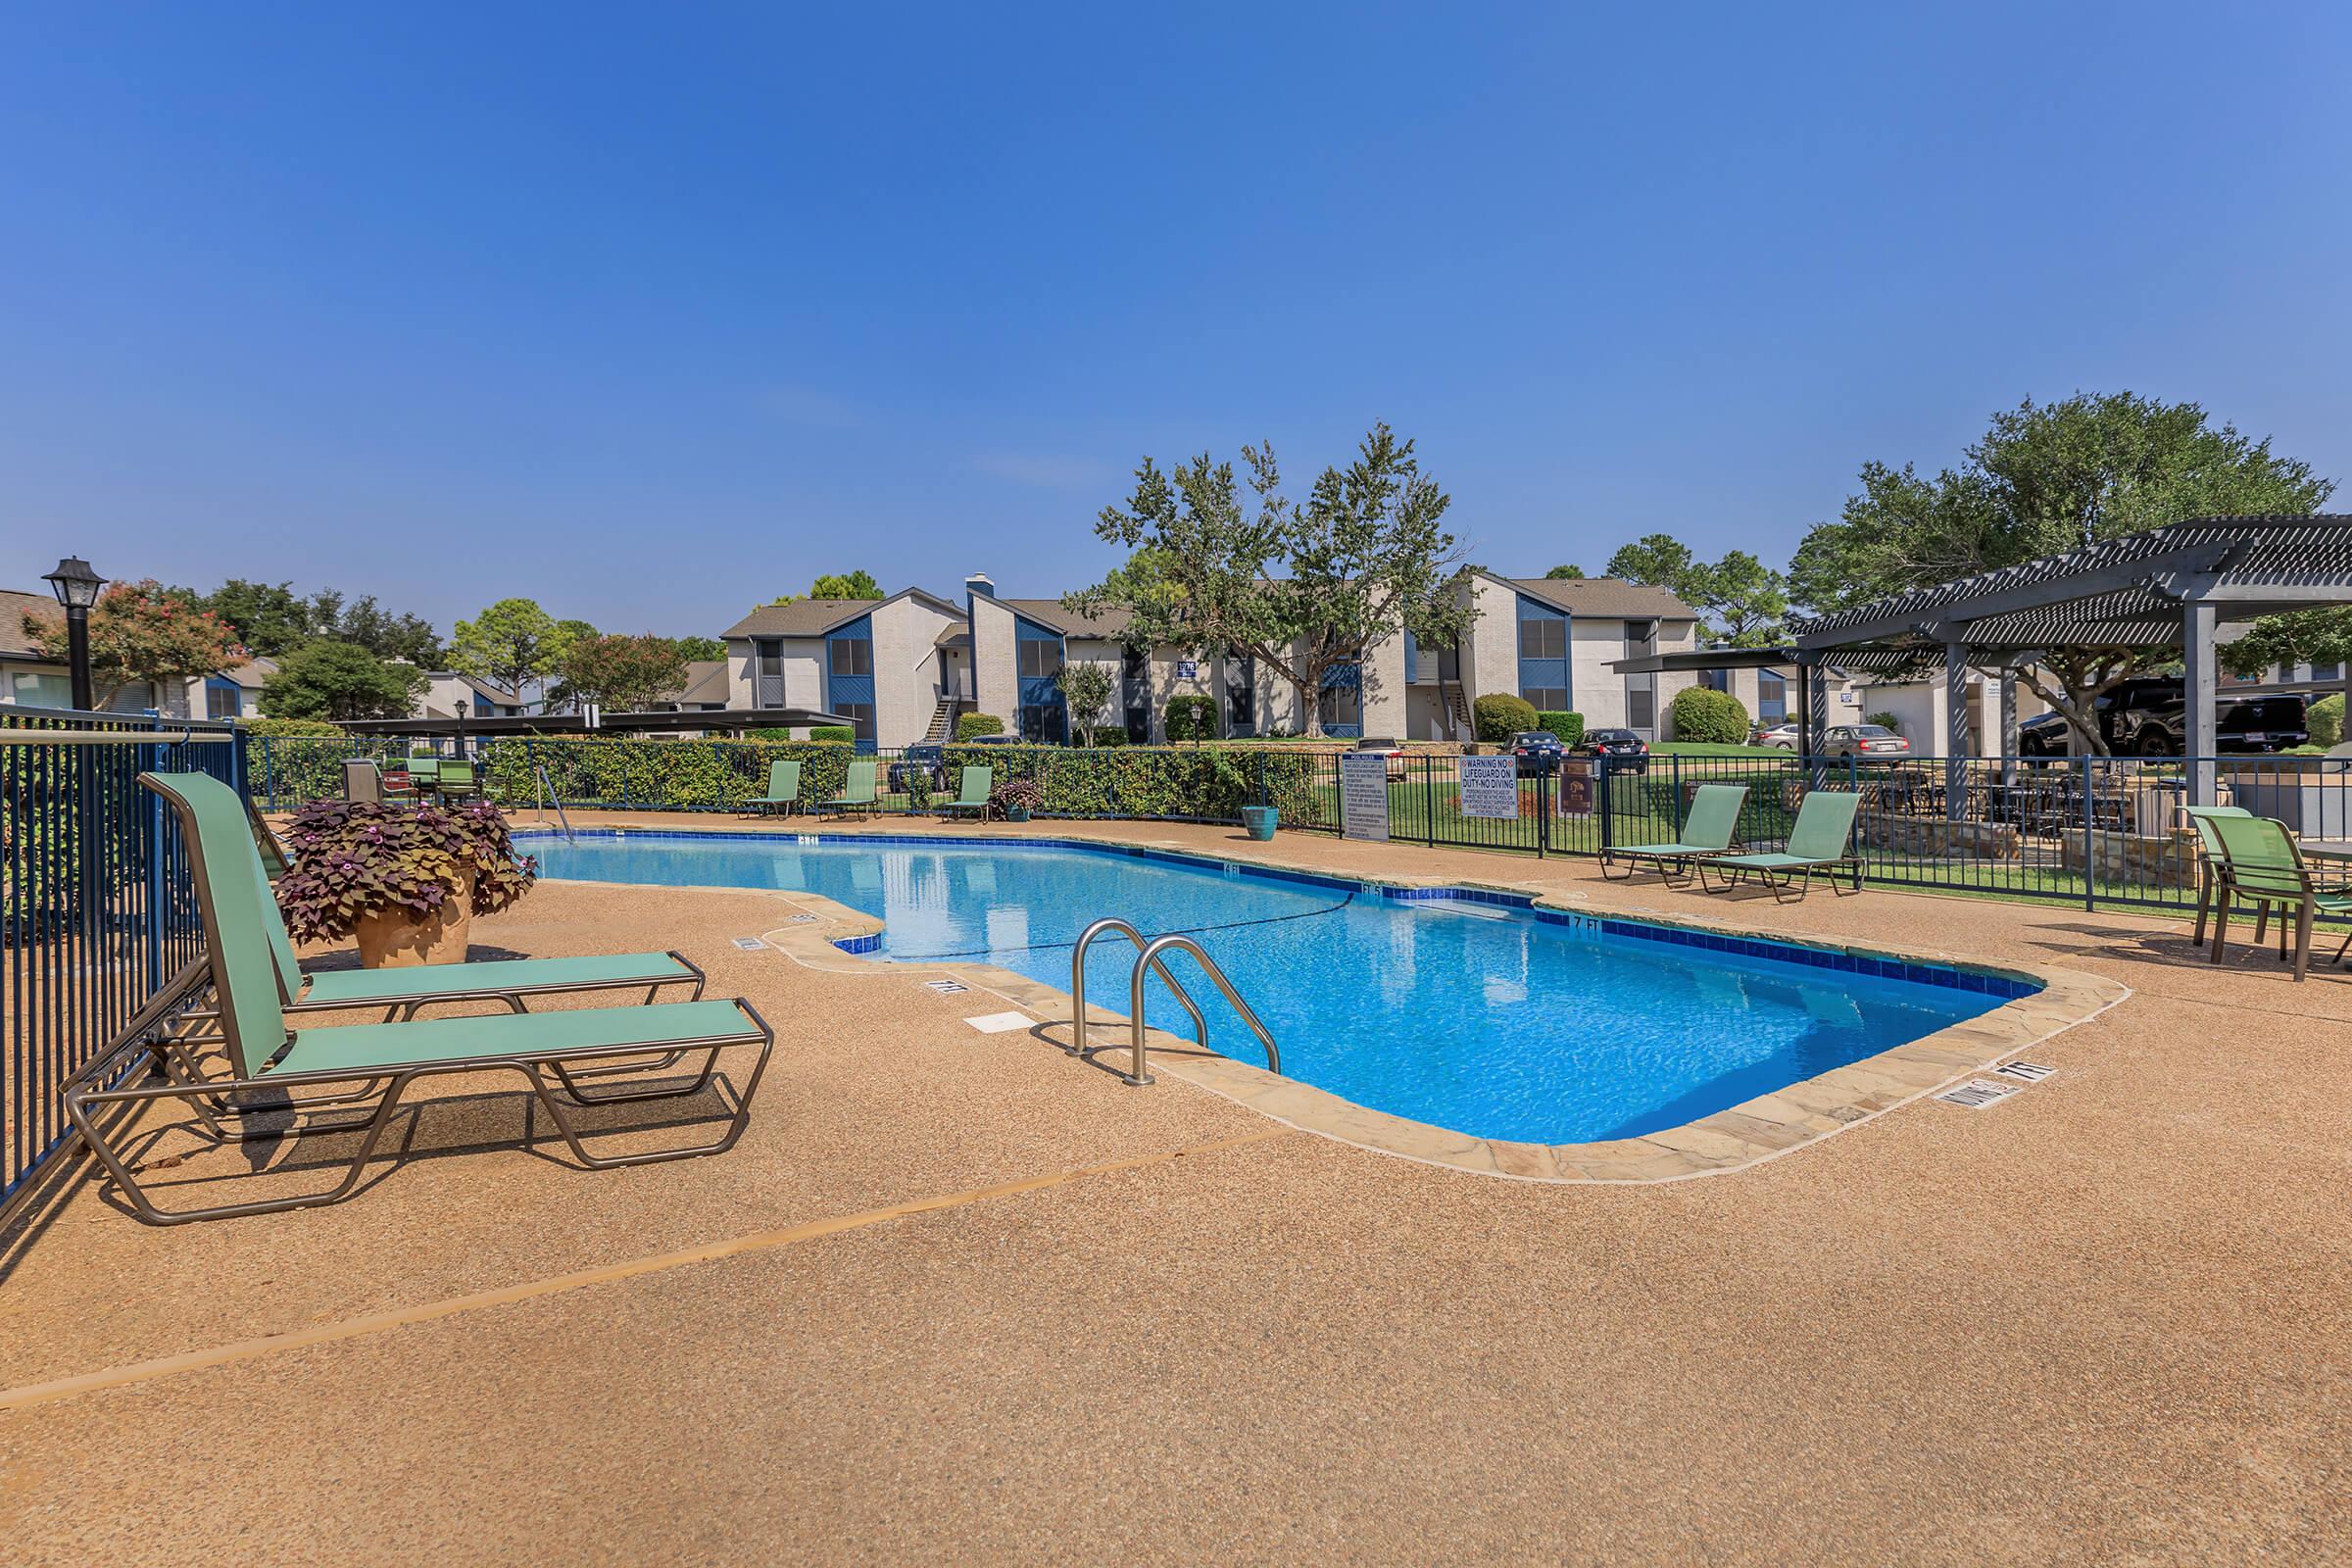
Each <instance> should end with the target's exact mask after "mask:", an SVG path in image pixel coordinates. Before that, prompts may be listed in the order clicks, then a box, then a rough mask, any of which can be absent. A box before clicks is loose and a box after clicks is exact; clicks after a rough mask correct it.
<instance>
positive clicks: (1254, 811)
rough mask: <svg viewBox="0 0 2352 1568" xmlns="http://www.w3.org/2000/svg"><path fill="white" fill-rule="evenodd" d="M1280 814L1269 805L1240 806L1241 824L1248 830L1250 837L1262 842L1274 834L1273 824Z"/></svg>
mask: <svg viewBox="0 0 2352 1568" xmlns="http://www.w3.org/2000/svg"><path fill="white" fill-rule="evenodd" d="M1281 814H1282V813H1281V812H1279V811H1277V810H1276V809H1274V808H1273V807H1271V806H1245V807H1243V808H1242V826H1244V827H1246V828H1248V829H1249V830H1250V837H1251V838H1253V839H1256V840H1258V841H1259V842H1261V843H1262V842H1264V841H1265V840H1267V839H1270V838H1272V837H1273V836H1274V824H1275V822H1276V821H1277V820H1278V819H1279V818H1280V816H1281Z"/></svg>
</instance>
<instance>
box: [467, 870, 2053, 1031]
mask: <svg viewBox="0 0 2352 1568" xmlns="http://www.w3.org/2000/svg"><path fill="white" fill-rule="evenodd" d="M558 836H560V831H559V830H558V829H555V828H539V827H529V828H522V829H518V830H516V831H515V833H514V835H513V837H514V838H515V840H516V841H517V842H521V841H523V840H526V839H536V838H553V837H558ZM571 837H572V838H573V839H575V840H576V839H583V838H597V839H695V840H707V841H713V842H735V843H744V844H775V843H777V842H779V841H783V842H787V843H804V842H814V843H850V844H877V845H879V844H907V845H921V846H924V847H926V848H930V849H937V848H939V847H940V846H941V845H943V844H986V845H1007V846H1012V847H1022V846H1026V847H1028V848H1031V849H1035V848H1039V847H1041V846H1042V847H1051V848H1054V849H1074V850H1085V851H1089V852H1092V853H1094V854H1099V855H1112V856H1124V857H1129V858H1135V859H1141V860H1161V861H1167V862H1171V863H1175V864H1179V865H1190V866H1195V867H1199V866H1212V867H1215V868H1216V869H1217V870H1218V871H1220V872H1221V873H1222V874H1224V875H1227V876H1242V877H1254V878H1261V879H1263V880H1266V881H1270V882H1292V883H1300V884H1304V885H1306V886H1308V887H1323V888H1333V889H1340V890H1346V891H1348V892H1357V893H1369V894H1373V895H1376V896H1377V897H1380V898H1382V899H1386V900H1388V901H1390V902H1392V903H1397V904H1414V903H1422V902H1429V901H1444V902H1446V903H1453V904H1492V905H1496V906H1499V907H1504V908H1513V909H1526V910H1528V911H1529V912H1530V913H1532V914H1533V915H1534V917H1535V918H1536V920H1537V921H1539V922H1540V923H1543V924H1545V925H1564V926H1569V927H1572V928H1576V929H1582V930H1589V931H1598V932H1600V933H1601V934H1603V935H1605V936H1614V937H1621V938H1625V939H1628V940H1632V941H1641V942H1660V943H1665V944H1668V945H1670V946H1674V947H1686V948H1695V949H1698V950H1701V951H1703V952H1710V953H1722V954H1727V955H1729V956H1734V957H1743V958H1751V959H1757V960H1761V961H1765V962H1774V961H1778V962H1782V963H1792V964H1800V965H1803V966H1805V967H1808V968H1817V969H1829V970H1833V971H1837V972H1841V973H1846V974H1857V975H1863V976H1867V977H1871V978H1875V979H1885V980H1901V981H1905V982H1908V983H1910V984H1912V985H1925V986H1942V987H1944V988H1946V989H1948V990H1955V991H1967V992H1972V993H1975V994H1977V995H1980V996H1989V997H1994V998H1997V999H1999V1000H2000V1001H2002V1002H2015V1001H2017V1000H2019V999H2021V998H2024V997H2031V996H2036V995H2039V994H2040V993H2041V992H2042V990H2043V989H2044V988H2045V987H2044V982H2042V981H2041V980H2038V979H2036V978H2034V977H2033V976H2030V975H2026V974H2021V973H2019V972H2018V971H2016V970H2012V969H2003V968H2000V967H1998V966H1996V965H1992V964H1976V963H1965V962H1953V961H1946V960H1924V959H1920V958H1916V957H1912V956H1906V955H1903V954H1898V953H1887V952H1884V951H1882V950H1878V949H1872V948H1856V947H1847V946H1844V945H1842V944H1838V943H1829V942H1812V941H1806V940H1804V939H1801V938H1793V939H1792V938H1788V937H1754V936H1744V935H1741V934H1740V933H1738V932H1732V931H1724V930H1720V929H1716V928H1712V927H1708V926H1703V925H1687V924H1683V923H1681V922H1678V921H1675V920H1670V919H1665V918H1661V917H1655V916H1633V915H1624V914H1595V913H1591V912H1588V911H1585V910H1580V909H1563V908H1559V907H1552V906H1546V905H1544V904H1541V903H1540V902H1539V900H1538V896H1537V895H1535V894H1532V893H1519V892H1512V891H1508V890H1505V889H1501V888H1490V887H1481V886H1479V885H1477V884H1476V883H1445V884H1441V885H1435V886H1429V887H1408V886H1404V885H1402V884H1398V883H1394V882H1383V881H1379V880H1375V879H1371V878H1365V877H1350V876H1341V875H1337V874H1334V873H1331V872H1325V871H1301V870H1295V869H1292V868H1290V867H1288V866H1277V865H1261V864H1258V863H1256V862H1254V861H1250V860H1235V859H1228V858H1225V857H1223V856H1218V855H1208V854H1203V853H1201V852H1199V851H1195V850H1169V849H1160V848H1156V847H1152V846H1147V845H1139V844H1106V843H1103V842H1101V841H1099V840H1095V839H1071V838H1061V837H1045V836H1037V835H1011V834H997V835H990V836H987V837H981V836H978V835H967V834H957V835H956V836H954V837H952V838H951V837H948V836H945V835H941V834H935V833H799V832H765V833H761V832H740V831H739V832H725V831H709V830H701V829H694V828H587V829H581V830H576V831H574V832H573V833H572V835H571ZM833 946H835V947H836V948H839V949H840V950H841V951H842V952H844V953H848V954H854V955H860V956H863V955H869V954H874V953H878V952H880V951H881V950H882V946H883V934H882V933H881V932H880V931H878V930H877V931H871V932H866V933H863V934H861V935H858V936H854V937H839V938H836V939H834V942H833Z"/></svg>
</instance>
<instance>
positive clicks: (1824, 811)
mask: <svg viewBox="0 0 2352 1568" xmlns="http://www.w3.org/2000/svg"><path fill="white" fill-rule="evenodd" d="M1860 805H1861V797H1860V796H1858V795H1855V794H1854V793H1852V792H1851V791H1849V790H1811V791H1808V792H1807V793H1806V795H1805V798H1804V800H1803V801H1802V802H1800V803H1799V804H1798V806H1797V809H1796V822H1795V825H1794V826H1792V827H1790V828H1789V844H1788V847H1787V848H1786V849H1784V850H1782V851H1780V852H1779V853H1777V854H1768V855H1714V856H1709V857H1707V858H1704V859H1702V860H1700V861H1699V862H1698V885H1699V887H1700V888H1701V889H1702V890H1704V891H1706V892H1708V893H1728V892H1730V891H1731V889H1732V888H1733V887H1734V886H1735V885H1736V884H1737V883H1738V882H1739V881H1740V879H1741V878H1742V877H1748V876H1752V877H1755V878H1757V879H1758V880H1759V881H1761V882H1763V883H1764V885H1765V886H1767V887H1769V888H1771V889H1772V896H1773V898H1774V899H1775V900H1776V901H1778V902H1781V903H1786V902H1788V894H1789V889H1790V888H1794V889H1795V890H1796V896H1797V897H1798V898H1800V899H1801V898H1803V897H1804V896H1805V895H1806V894H1807V893H1810V892H1811V891H1812V890H1813V878H1814V876H1815V875H1816V874H1828V875H1829V877H1830V891H1831V892H1833V893H1835V894H1837V895H1838V897H1839V898H1843V897H1844V896H1845V895H1846V893H1847V891H1848V889H1847V888H1846V887H1845V886H1844V884H1843V882H1842V881H1841V880H1840V879H1839V878H1838V875H1837V874H1836V873H1838V871H1840V870H1844V869H1848V868H1850V869H1852V870H1853V871H1855V872H1857V873H1859V872H1860V870H1861V868H1862V862H1861V860H1860V859H1858V858H1856V857H1855V855H1854V854H1853V850H1852V845H1853V839H1854V809H1855V808H1856V807H1858V806H1860ZM1710 869H1713V870H1716V871H1721V872H1722V873H1724V877H1723V886H1722V887H1720V888H1718V887H1710V886H1708V883H1707V872H1708V871H1709V870H1710Z"/></svg>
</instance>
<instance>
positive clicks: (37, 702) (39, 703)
mask: <svg viewBox="0 0 2352 1568" xmlns="http://www.w3.org/2000/svg"><path fill="white" fill-rule="evenodd" d="M12 678H13V679H14V680H15V681H16V691H15V694H14V697H13V700H14V701H15V702H18V703H21V704H23V705H24V706H25V707H26V708H71V707H73V680H72V679H71V678H70V677H68V676H65V675H32V674H25V673H23V672H20V673H18V674H17V675H15V676H14V677H12Z"/></svg>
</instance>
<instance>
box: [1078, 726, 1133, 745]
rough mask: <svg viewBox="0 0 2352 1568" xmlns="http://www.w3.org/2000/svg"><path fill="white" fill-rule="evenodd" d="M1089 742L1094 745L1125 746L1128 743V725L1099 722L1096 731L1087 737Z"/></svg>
mask: <svg viewBox="0 0 2352 1568" xmlns="http://www.w3.org/2000/svg"><path fill="white" fill-rule="evenodd" d="M1087 744H1088V745H1089V746H1094V747H1103V746H1124V745H1126V744H1127V726H1126V725H1124V724H1098V725H1097V726H1095V731H1094V733H1093V734H1092V735H1090V736H1088V737H1087Z"/></svg>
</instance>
